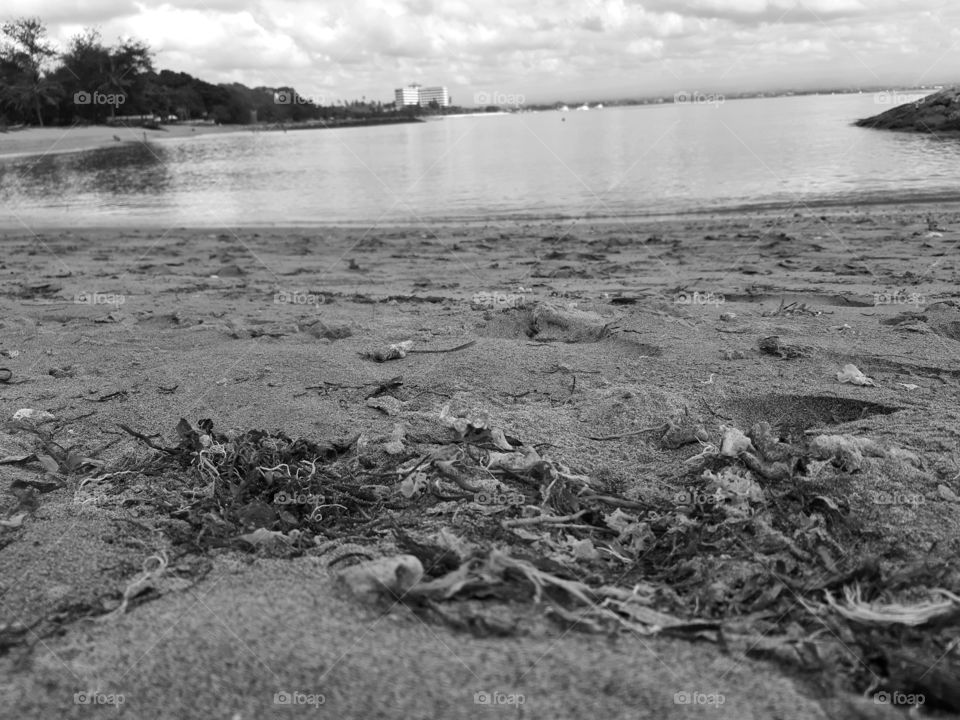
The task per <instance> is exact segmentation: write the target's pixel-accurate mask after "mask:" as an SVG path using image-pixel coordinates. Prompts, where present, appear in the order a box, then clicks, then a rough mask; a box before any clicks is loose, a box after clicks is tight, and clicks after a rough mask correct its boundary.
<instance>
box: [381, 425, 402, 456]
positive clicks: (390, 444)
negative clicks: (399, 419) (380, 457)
mask: <svg viewBox="0 0 960 720" xmlns="http://www.w3.org/2000/svg"><path fill="white" fill-rule="evenodd" d="M406 435H407V430H406V428H405V427H404V426H403V424H402V423H397V424H396V425H394V427H393V432H391V433H390V439H389V440H388V441H387V442H386V443H384V446H383V450H384V452H386V453H387V454H388V455H399V454H400V453H402V452H403V451H404V447H403V439H404V438H405V437H406Z"/></svg>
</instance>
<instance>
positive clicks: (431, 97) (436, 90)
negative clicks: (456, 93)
mask: <svg viewBox="0 0 960 720" xmlns="http://www.w3.org/2000/svg"><path fill="white" fill-rule="evenodd" d="M432 102H436V103H437V105H439V106H440V107H449V106H450V93H448V92H447V88H446V87H443V86H441V85H437V86H435V87H425V88H420V104H421V105H424V106H425V105H429V104H430V103H432Z"/></svg>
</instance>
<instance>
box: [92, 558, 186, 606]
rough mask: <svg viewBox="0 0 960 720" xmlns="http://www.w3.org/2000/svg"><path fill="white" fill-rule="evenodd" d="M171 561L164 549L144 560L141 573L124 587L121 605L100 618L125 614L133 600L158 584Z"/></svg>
mask: <svg viewBox="0 0 960 720" xmlns="http://www.w3.org/2000/svg"><path fill="white" fill-rule="evenodd" d="M169 563H170V561H169V560H168V558H167V554H166V553H165V552H164V551H163V550H161V551H160V552H158V553H157V554H156V555H151V556H150V557H148V558H147V559H146V560H144V561H143V568H142V570H141V572H140V574H139V575H137V576H136V577H135V578H134V579H133V580H131V581H130V583H129V584H128V585H127V587H126V588H125V589H124V591H123V598H122V599H121V601H120V605H119V607H117V608H116V609H115V610H114V611H113V612H110V613H108V614H107V615H104V616H103V617H100V618H98V620H100V621H106V620H112V619H114V618H116V617H117V616H120V615H123V614H124V613H125V612H126V611H127V606H128V605H129V604H130V601H131V600H133V599H134V598H136V597H138V596H139V595H141V594H143V593H144V592H146V591H147V590H149V589H151V588H154V587H155V586H156V584H157V582H158V581H159V580H160V579H161V578H162V577H163V575H164V573H165V572H166V570H167V566H168V565H169Z"/></svg>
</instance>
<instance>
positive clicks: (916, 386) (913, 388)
mask: <svg viewBox="0 0 960 720" xmlns="http://www.w3.org/2000/svg"><path fill="white" fill-rule="evenodd" d="M897 385H902V386H903V387H905V388H906V389H907V390H916V389H917V388H918V387H920V386H919V385H914V384H913V383H902V382H898V383H897Z"/></svg>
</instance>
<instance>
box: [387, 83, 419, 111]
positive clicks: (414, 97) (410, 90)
mask: <svg viewBox="0 0 960 720" xmlns="http://www.w3.org/2000/svg"><path fill="white" fill-rule="evenodd" d="M393 96H394V102H395V103H396V105H397V107H398V108H400V107H404V106H406V105H419V104H420V86H419V85H407V86H406V87H403V88H397V89H396V90H394V91H393Z"/></svg>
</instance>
